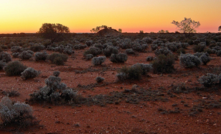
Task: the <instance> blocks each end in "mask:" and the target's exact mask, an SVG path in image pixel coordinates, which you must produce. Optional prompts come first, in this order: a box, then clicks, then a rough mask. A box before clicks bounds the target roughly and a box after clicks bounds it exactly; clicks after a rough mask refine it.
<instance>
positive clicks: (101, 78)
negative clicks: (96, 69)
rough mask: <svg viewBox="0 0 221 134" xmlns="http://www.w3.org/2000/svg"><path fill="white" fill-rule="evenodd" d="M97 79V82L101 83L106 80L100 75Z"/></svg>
mask: <svg viewBox="0 0 221 134" xmlns="http://www.w3.org/2000/svg"><path fill="white" fill-rule="evenodd" d="M96 81H97V83H101V82H103V81H104V78H103V77H100V76H98V77H97V78H96Z"/></svg>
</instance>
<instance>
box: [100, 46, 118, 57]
mask: <svg viewBox="0 0 221 134" xmlns="http://www.w3.org/2000/svg"><path fill="white" fill-rule="evenodd" d="M103 54H104V55H105V56H106V57H109V56H111V54H118V50H117V48H115V47H111V46H108V47H106V48H105V49H103Z"/></svg>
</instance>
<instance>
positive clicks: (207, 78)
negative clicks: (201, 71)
mask: <svg viewBox="0 0 221 134" xmlns="http://www.w3.org/2000/svg"><path fill="white" fill-rule="evenodd" d="M199 82H200V83H201V84H203V85H204V86H205V87H211V86H212V85H215V84H217V83H219V77H218V76H217V75H216V74H212V73H207V75H203V76H201V77H200V78H199Z"/></svg>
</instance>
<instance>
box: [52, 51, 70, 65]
mask: <svg viewBox="0 0 221 134" xmlns="http://www.w3.org/2000/svg"><path fill="white" fill-rule="evenodd" d="M67 59H68V56H67V55H65V54H60V53H53V54H51V55H49V56H48V60H49V61H50V62H51V63H52V64H56V65H64V62H66V61H67Z"/></svg>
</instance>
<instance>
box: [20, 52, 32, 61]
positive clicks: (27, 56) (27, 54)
mask: <svg viewBox="0 0 221 134" xmlns="http://www.w3.org/2000/svg"><path fill="white" fill-rule="evenodd" d="M32 56H33V52H32V51H23V52H21V53H20V54H19V55H18V57H19V58H20V59H22V60H28V59H30V58H31V57H32Z"/></svg>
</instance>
